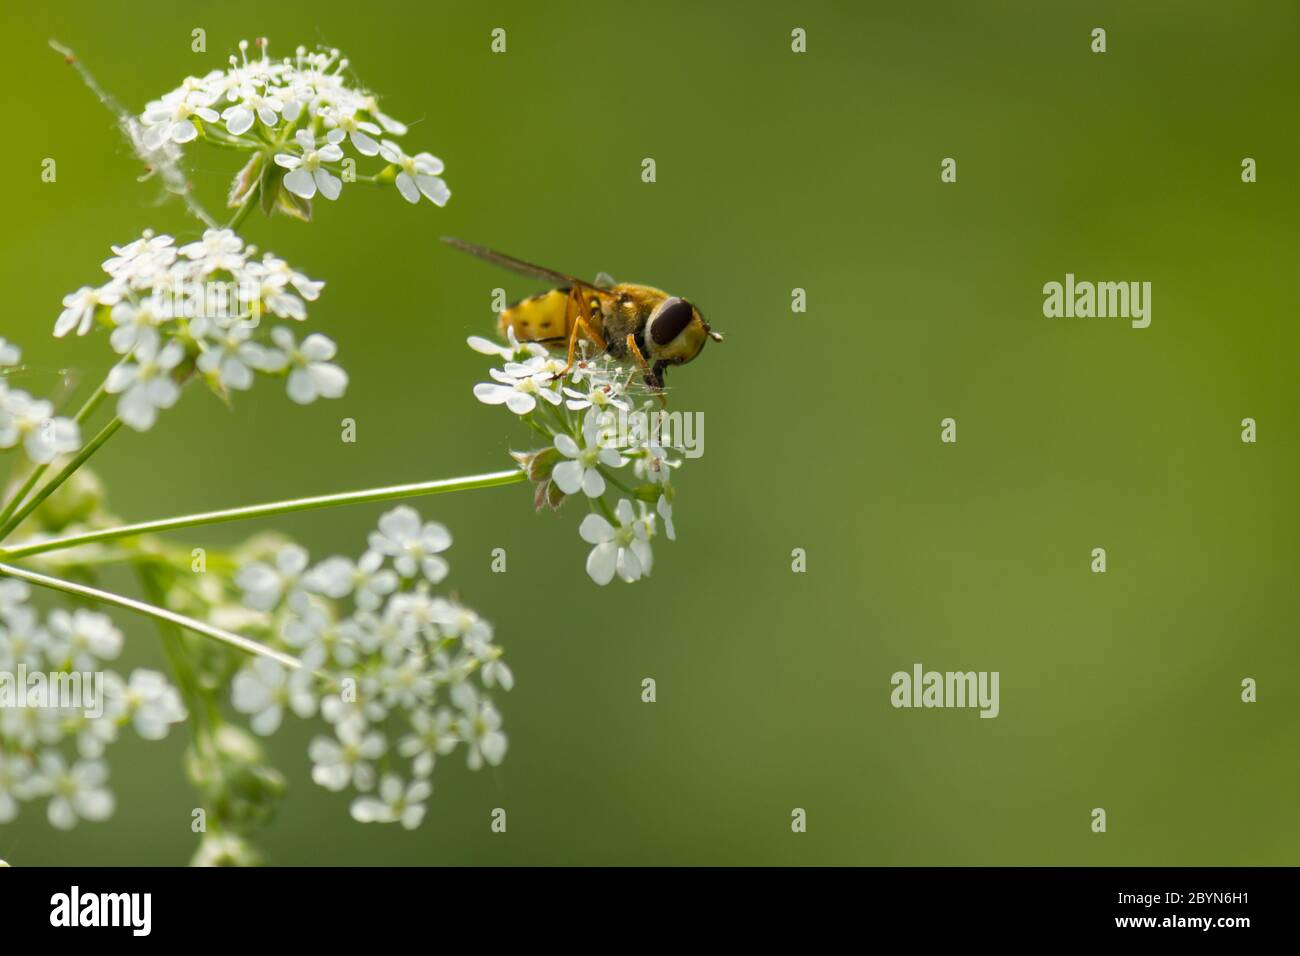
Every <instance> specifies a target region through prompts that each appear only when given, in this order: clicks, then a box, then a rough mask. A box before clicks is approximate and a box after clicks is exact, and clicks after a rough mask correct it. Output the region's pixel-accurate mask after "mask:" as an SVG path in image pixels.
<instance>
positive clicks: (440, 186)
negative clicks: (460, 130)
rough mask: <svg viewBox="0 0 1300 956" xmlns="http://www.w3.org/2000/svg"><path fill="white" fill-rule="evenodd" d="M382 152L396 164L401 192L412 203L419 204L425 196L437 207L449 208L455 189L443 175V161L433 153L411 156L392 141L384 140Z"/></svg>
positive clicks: (381, 147) (380, 151)
mask: <svg viewBox="0 0 1300 956" xmlns="http://www.w3.org/2000/svg"><path fill="white" fill-rule="evenodd" d="M379 153H380V155H381V156H383V157H384V159H386V160H388V161H389V162H390V163H394V164H396V165H397V166H398V167H399V168H400V169H401V172H399V173H398V174H397V191H398V192H399V193H401V194H402V198H403V199H405V200H406V201H407V202H410V203H418V202H419V201H420V194H421V193H423V194H424V195H425V197H426V198H427V199H428V200H429V202H431V203H433V204H434V205H435V206H445V205H447V200H448V199H450V198H451V190H450V189H448V188H447V184H446V183H445V182H444V181H443V180H442V178H441V177H440V176H439V174H440V173H441V172H442V171H443V163H442V160H441V159H439V158H438V157H437V156H433V155H431V154H429V153H416V154H415V155H414V156H408V155H406V153H404V152H402V149H401V147H400V146H398V145H397V144H396V143H394V142H393V141H392V140H387V139H386V140H384V141H383V142H382V143H381V144H380V145H379Z"/></svg>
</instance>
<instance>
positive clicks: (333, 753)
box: [307, 722, 388, 792]
mask: <svg viewBox="0 0 1300 956" xmlns="http://www.w3.org/2000/svg"><path fill="white" fill-rule="evenodd" d="M334 731H335V733H336V734H337V735H338V739H335V738H333V737H325V736H318V737H315V738H313V739H312V742H311V745H310V746H309V747H308V750H307V755H308V756H309V757H311V761H312V764H313V767H312V770H311V778H312V780H314V781H316V783H318V784H319V785H320V786H322V787H324V788H325V789H326V790H333V791H336V792H337V791H339V790H343V789H346V788H347V787H348V786H349V785H351V786H354V787H356V788H357V789H358V790H369V789H370V788H371V787H373V786H374V785H375V784H374V779H375V771H374V764H373V761H376V760H378V759H379V758H380V757H382V756H383V755H384V751H386V750H387V749H388V744H387V742H386V741H385V740H384V736H383V734H381V733H379V732H378V731H371V732H370V733H364V732H363V731H362V730H361V729H360V728H358V727H357V726H356V725H355V724H353V723H350V722H340V723H339V724H338V725H337V726H336V727H335V728H334Z"/></svg>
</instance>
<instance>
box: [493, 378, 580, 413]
mask: <svg viewBox="0 0 1300 956" xmlns="http://www.w3.org/2000/svg"><path fill="white" fill-rule="evenodd" d="M488 374H490V375H491V376H492V377H493V378H494V379H496V382H480V383H479V384H478V385H475V386H474V397H475V398H477V399H478V400H479V401H480V402H482V403H483V404H485V405H505V407H506V408H508V409H510V411H512V412H514V413H515V414H516V415H527V414H528V413H529V412H531V411H532V410H533V409H534V408H536V407H537V399H538V397H541V398H542V399H544V400H545V401H547V402H549V403H550V404H552V405H559V404H560V393H559V392H558V391H556V390H555V389H554V388H552V387H551V381H552V380H551V377H550V375H549V374H546V373H538V374H535V375H528V376H526V377H524V378H515V377H514V376H512V375H508V374H506V373H505V372H502V371H499V370H497V369H491V370H489V373H488Z"/></svg>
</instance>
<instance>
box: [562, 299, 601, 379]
mask: <svg viewBox="0 0 1300 956" xmlns="http://www.w3.org/2000/svg"><path fill="white" fill-rule="evenodd" d="M569 298H570V299H571V301H572V302H574V303H575V304H576V305H577V307H578V314H577V315H576V316H574V319H573V331H571V332H570V333H569V356H568V359H567V361H566V363H565V366H564V370H563V371H561V372H560V375H561V376H564V375H568V374H569V371H570V370H571V369H572V368H573V353H574V350H576V349H577V347H578V336H579V335H585V336H586V337H587V338H589V339H591V341H592V342H594V343H596V348H598V349H600V350H601V351H602V352H603V351H605V339H604V337H603V336H602V335H601V334H600V333H599V332H597V331H596V330H595V329H594V328H592V325H591V312H590V311H588V309H587V299H586V296H585V295H584V294H583V292H582V290H581V289H579V288H577V287H574V288H572V289H570V290H569Z"/></svg>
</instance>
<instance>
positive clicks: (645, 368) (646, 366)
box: [627, 335, 668, 406]
mask: <svg viewBox="0 0 1300 956" xmlns="http://www.w3.org/2000/svg"><path fill="white" fill-rule="evenodd" d="M627 350H628V352H630V353H631V355H632V358H634V359H635V360H636V364H637V365H639V366H641V375H642V377H643V378H644V379H645V383H646V387H647V388H649V389H650V390H651V391H653V392H654V393H655V394H656V395H657V396H658V398H659V401H660V402H662V403H663V404H664V405H665V406H667V405H668V396H667V395H665V394H664V376H663V372H664V369H665V368H667V366H666V365H665V364H664V363H663V362H655V367H654V368H653V369H651V368H650V363H649V362H647V361H646V360H645V356H644V355H642V354H641V349H640V348H638V347H637V344H636V337H635V336H632V335H629V336H628V337H627Z"/></svg>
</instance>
